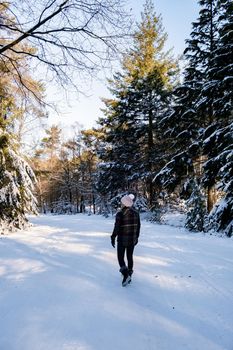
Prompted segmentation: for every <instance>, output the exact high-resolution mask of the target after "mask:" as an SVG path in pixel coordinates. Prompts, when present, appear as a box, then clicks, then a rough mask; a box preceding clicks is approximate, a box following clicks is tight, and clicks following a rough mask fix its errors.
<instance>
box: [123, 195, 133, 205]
mask: <svg viewBox="0 0 233 350" xmlns="http://www.w3.org/2000/svg"><path fill="white" fill-rule="evenodd" d="M132 196H133V195H126V196H124V197H122V198H121V203H122V204H123V205H124V206H125V207H132V205H133V198H134V196H133V198H132Z"/></svg>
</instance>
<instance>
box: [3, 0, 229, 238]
mask: <svg viewBox="0 0 233 350" xmlns="http://www.w3.org/2000/svg"><path fill="white" fill-rule="evenodd" d="M198 4H199V14H198V17H197V19H196V20H195V21H194V22H193V23H192V29H191V33H190V38H189V39H187V41H186V48H185V51H184V56H183V57H182V58H183V60H184V61H183V63H182V64H180V63H179V60H178V59H177V58H174V57H173V54H172V51H169V50H168V49H167V46H166V42H167V34H166V31H165V29H164V28H163V23H162V18H161V16H160V15H159V14H157V13H156V11H155V7H154V5H153V2H152V1H149V0H148V1H146V2H145V5H144V9H143V11H142V14H141V19H140V21H139V22H138V23H137V24H135V23H132V22H131V19H130V16H129V15H128V13H127V11H126V10H125V7H124V2H123V1H101V2H98V1H94V2H89V1H78V0H72V1H69V0H66V1H63V2H62V1H61V2H59V1H48V2H44V1H40V2H39V3H38V5H37V6H36V7H31V6H30V3H28V2H27V1H23V2H22V6H21V3H20V6H19V2H17V1H15V2H10V3H8V2H3V3H1V4H0V20H1V22H0V26H1V39H0V40H1V42H0V44H1V46H0V55H1V56H0V57H1V61H0V71H1V79H0V95H1V115H0V161H1V169H0V223H1V229H2V232H4V230H6V229H9V227H12V228H13V227H18V228H20V227H22V226H24V224H25V222H26V213H27V212H29V211H33V212H35V211H36V210H37V208H39V211H41V212H43V213H48V212H51V213H54V214H59V213H67V214H75V213H80V212H81V213H82V212H88V213H94V214H96V213H98V214H104V215H109V214H110V213H114V212H115V211H116V210H117V208H118V207H119V203H120V198H121V196H122V195H123V194H125V193H129V192H130V193H133V194H134V195H135V206H137V207H138V209H139V210H140V211H141V212H142V211H143V212H146V213H149V214H150V215H149V217H150V219H151V220H155V221H159V222H161V221H162V218H163V215H164V214H165V213H166V212H167V211H179V212H182V213H185V215H186V222H185V226H186V227H187V228H188V229H189V230H192V231H210V230H217V231H220V232H224V233H225V234H226V235H228V236H231V235H232V230H233V221H232V218H233V195H232V193H233V180H232V178H233V176H232V175H233V174H232V173H233V170H232V169H233V167H232V161H233V142H232V141H233V130H232V129H233V124H232V119H233V113H232V85H233V83H232V82H233V77H232V76H233V74H232V70H233V62H232V38H233V25H232V23H233V15H232V13H233V11H232V10H233V9H232V7H233V4H232V2H231V1H229V0H221V1H220V0H200V1H198ZM77 14H79V16H77ZM119 58H120V63H118V68H117V70H115V71H114V72H113V74H112V77H111V78H109V79H108V81H107V86H108V88H109V91H110V97H109V96H108V97H107V98H104V96H103V102H104V108H103V110H102V116H101V117H99V118H98V117H97V119H98V120H97V124H96V126H95V127H93V128H91V129H88V130H82V129H81V127H80V125H79V124H78V123H76V124H75V125H74V126H73V130H72V135H71V136H70V135H69V137H66V138H64V136H63V135H62V129H61V127H59V125H52V126H51V127H49V128H47V129H46V130H45V136H44V137H42V138H41V140H40V142H39V144H38V143H34V142H31V144H32V146H33V148H31V149H30V152H28V148H25V140H26V135H25V133H24V130H25V129H26V130H29V129H30V125H31V126H33V127H34V123H35V120H36V121H42V122H43V120H44V119H45V118H46V116H47V114H48V113H49V111H50V110H51V109H53V110H54V109H56V106H54V105H52V104H51V103H49V102H48V100H47V99H46V97H45V94H46V90H45V84H44V82H43V79H38V78H37V77H36V76H37V75H38V72H40V74H42V73H41V72H43V76H45V77H46V85H47V84H48V82H49V81H52V82H53V84H58V86H60V87H62V88H63V89H64V91H66V90H67V89H68V88H69V89H76V91H80V85H78V84H77V81H80V80H82V81H86V80H88V79H90V77H93V75H94V74H95V73H96V72H99V71H102V70H103V69H104V68H105V67H106V66H107V67H109V63H110V62H112V60H116V59H119ZM118 62H119V61H118ZM184 62H185V64H184ZM180 66H181V68H182V69H180ZM77 78H78V80H77ZM28 126H29V128H28ZM35 139H36V137H35ZM26 153H27V154H26ZM35 183H36V191H35V188H34V184H35Z"/></svg>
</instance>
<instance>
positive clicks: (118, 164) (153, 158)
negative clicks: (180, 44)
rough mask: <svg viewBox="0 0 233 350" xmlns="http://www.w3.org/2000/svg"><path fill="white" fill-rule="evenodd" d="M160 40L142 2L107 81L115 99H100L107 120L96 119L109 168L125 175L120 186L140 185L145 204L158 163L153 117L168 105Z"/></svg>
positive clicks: (169, 67) (167, 68)
mask: <svg viewBox="0 0 233 350" xmlns="http://www.w3.org/2000/svg"><path fill="white" fill-rule="evenodd" d="M165 41H166V34H165V33H164V31H163V27H162V23H161V18H160V17H157V16H156V14H155V11H154V8H153V5H152V2H151V1H147V2H146V4H145V8H144V12H143V14H142V21H141V23H140V24H139V25H138V30H137V32H136V33H135V36H134V45H133V47H132V49H130V50H129V51H128V53H127V54H126V56H125V58H124V61H123V63H122V73H118V74H116V75H115V77H114V78H115V79H114V80H113V85H114V89H112V92H113V94H114V95H115V97H116V99H115V100H108V101H106V106H107V112H106V114H107V118H106V119H105V120H103V121H102V122H103V125H105V126H106V128H107V129H108V131H107V137H106V141H107V142H110V144H111V147H109V152H108V159H106V160H109V161H110V162H111V169H112V170H113V172H114V171H115V169H117V172H116V173H117V174H119V175H120V174H121V173H122V174H125V176H124V175H123V176H122V175H121V179H122V182H123V184H124V186H125V189H126V188H127V187H128V188H129V187H130V186H137V187H138V186H140V187H143V191H144V192H145V193H146V195H147V197H148V202H149V206H150V207H152V206H153V201H154V190H155V189H154V187H153V184H152V177H153V173H154V171H155V166H157V164H158V162H160V161H161V157H160V151H159V149H160V148H162V146H161V143H162V141H161V138H159V136H160V135H159V130H158V120H159V119H160V118H161V115H162V114H163V113H164V112H165V111H166V109H167V108H168V103H169V101H170V100H169V93H170V90H171V89H172V86H173V84H174V80H175V79H174V77H175V74H176V69H177V66H176V63H175V61H174V60H173V59H172V58H171V57H170V53H167V52H164V44H165ZM112 161H113V162H114V166H113V163H112ZM156 163H157V164H156Z"/></svg>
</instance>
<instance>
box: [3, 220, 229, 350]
mask: <svg viewBox="0 0 233 350" xmlns="http://www.w3.org/2000/svg"><path fill="white" fill-rule="evenodd" d="M32 221H33V223H34V227H33V228H31V229H30V230H29V231H24V232H21V233H17V234H11V235H8V236H2V237H0V350H108V349H109V350H131V349H132V350H233V331H232V324H233V273H232V271H233V254H232V251H233V249H232V248H233V240H232V239H227V238H217V237H214V236H204V235H201V234H190V233H187V232H185V231H184V230H182V229H178V228H172V227H169V226H159V225H154V224H150V223H147V222H143V224H142V234H141V239H140V243H139V245H138V246H137V247H136V249H135V274H134V276H133V282H132V284H131V285H129V286H127V287H126V288H123V287H121V277H120V274H119V272H118V266H117V261H116V251H115V250H114V249H113V248H111V246H110V239H109V235H110V233H111V231H112V228H113V219H104V218H101V217H95V216H84V215H76V216H47V217H46V216H42V217H38V218H33V219H32Z"/></svg>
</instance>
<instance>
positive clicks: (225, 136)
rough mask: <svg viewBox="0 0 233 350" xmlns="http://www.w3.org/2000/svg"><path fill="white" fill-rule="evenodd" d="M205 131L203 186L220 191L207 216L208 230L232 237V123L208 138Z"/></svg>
mask: <svg viewBox="0 0 233 350" xmlns="http://www.w3.org/2000/svg"><path fill="white" fill-rule="evenodd" d="M209 129H210V130H206V133H205V136H206V139H205V142H204V152H205V153H206V154H208V157H209V159H208V161H207V162H206V163H205V164H204V177H203V184H204V186H205V187H207V186H214V185H215V186H216V188H217V189H218V190H220V191H221V200H220V201H219V202H217V203H216V205H215V206H214V207H213V209H212V211H211V212H210V214H209V229H215V230H217V231H223V232H225V233H226V234H227V235H228V236H229V237H230V236H232V235H233V122H232V123H231V124H230V125H228V126H226V127H223V128H222V129H220V128H219V129H217V130H215V131H214V132H213V133H211V135H210V136H209V137H207V135H208V132H211V131H212V130H211V127H210V128H209Z"/></svg>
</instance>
